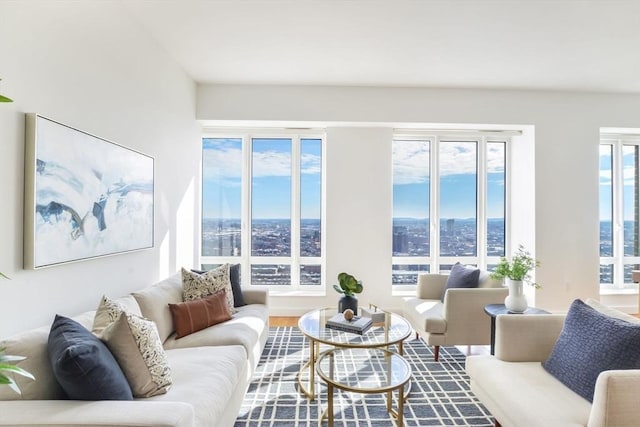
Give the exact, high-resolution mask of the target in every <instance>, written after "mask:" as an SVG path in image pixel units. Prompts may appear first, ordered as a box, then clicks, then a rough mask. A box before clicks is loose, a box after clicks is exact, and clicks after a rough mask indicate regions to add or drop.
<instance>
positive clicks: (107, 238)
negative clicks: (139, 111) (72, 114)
mask: <svg viewBox="0 0 640 427" xmlns="http://www.w3.org/2000/svg"><path fill="white" fill-rule="evenodd" d="M24 204H25V206H24V209H25V210H24V267H25V268H27V269H37V268H43V267H50V266H54V265H59V264H64V263H68V262H74V261H81V260H86V259H90V258H95V257H100V256H106V255H114V254H118V253H123V252H129V251H135V250H140V249H147V248H152V247H153V238H154V236H153V231H154V159H153V157H150V156H147V155H145V154H142V153H140V152H137V151H135V150H131V149H129V148H126V147H123V146H121V145H118V144H116V143H113V142H111V141H107V140H106V139H103V138H99V137H97V136H94V135H91V134H88V133H86V132H83V131H80V130H77V129H74V128H72V127H70V126H66V125H63V124H61V123H58V122H56V121H54V120H51V119H48V118H46V117H43V116H40V115H37V114H35V113H28V114H27V115H26V145H25V198H24Z"/></svg>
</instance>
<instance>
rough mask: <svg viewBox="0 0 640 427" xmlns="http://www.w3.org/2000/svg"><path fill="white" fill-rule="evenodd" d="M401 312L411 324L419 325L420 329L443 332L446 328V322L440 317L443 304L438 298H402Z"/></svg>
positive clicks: (436, 332) (435, 332)
mask: <svg viewBox="0 0 640 427" xmlns="http://www.w3.org/2000/svg"><path fill="white" fill-rule="evenodd" d="M404 301H405V309H404V311H403V314H404V316H405V317H408V318H409V322H410V323H411V324H412V325H421V327H422V329H423V330H425V331H427V332H430V333H432V334H443V333H445V331H446V330H447V322H446V320H444V317H442V310H443V307H444V305H443V304H442V303H441V302H440V300H432V299H428V300H424V299H419V298H410V297H407V298H404Z"/></svg>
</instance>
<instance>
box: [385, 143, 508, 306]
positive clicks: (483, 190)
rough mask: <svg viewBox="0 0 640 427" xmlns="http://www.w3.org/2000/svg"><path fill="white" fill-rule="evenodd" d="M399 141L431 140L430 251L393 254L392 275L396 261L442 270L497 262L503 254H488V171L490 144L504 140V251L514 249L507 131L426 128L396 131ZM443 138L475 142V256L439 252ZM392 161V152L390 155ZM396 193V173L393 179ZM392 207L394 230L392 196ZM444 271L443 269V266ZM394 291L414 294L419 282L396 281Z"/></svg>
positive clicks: (397, 263)
mask: <svg viewBox="0 0 640 427" xmlns="http://www.w3.org/2000/svg"><path fill="white" fill-rule="evenodd" d="M396 141H429V163H430V164H429V193H430V195H429V203H430V205H429V230H430V231H429V255H428V256H402V257H399V256H393V255H392V256H391V265H392V275H393V266H395V265H425V266H427V267H428V269H429V272H431V273H440V272H441V270H440V266H441V265H452V264H455V263H456V262H460V263H462V264H471V265H477V266H478V267H479V268H482V269H484V270H486V269H487V266H489V265H494V264H497V263H498V262H499V261H500V256H495V255H492V256H489V255H487V240H488V239H487V231H488V227H487V220H488V215H487V203H486V200H487V174H488V164H487V161H488V155H487V153H488V144H489V143H503V144H504V163H505V169H504V174H505V185H504V189H505V190H504V234H505V237H504V238H505V242H504V244H505V248H504V249H505V255H507V254H509V253H511V244H510V238H509V236H510V234H511V233H510V222H511V220H510V217H511V206H510V192H511V183H510V177H511V170H510V167H511V161H510V159H511V148H510V146H511V138H510V135H509V134H508V133H506V132H505V134H504V135H502V134H500V133H497V134H496V135H482V134H479V133H473V132H466V133H461V134H456V133H455V132H451V133H449V132H442V133H435V132H430V133H425V132H394V134H393V140H392V143H395V142H396ZM442 142H475V143H476V144H477V145H476V174H477V177H476V247H477V251H476V256H444V257H443V256H440V219H441V218H440V178H441V177H440V166H439V165H440V161H439V160H440V144H441V143H442ZM391 161H392V162H393V156H391ZM391 192H392V194H393V176H392V179H391ZM391 203H392V207H391V227H390V230H391V232H393V231H392V230H393V218H394V211H393V197H392V201H391ZM443 271H444V270H443ZM391 287H392V294H393V295H411V294H413V293H415V289H416V284H393V279H392V283H391Z"/></svg>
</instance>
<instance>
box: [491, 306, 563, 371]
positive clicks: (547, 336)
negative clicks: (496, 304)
mask: <svg viewBox="0 0 640 427" xmlns="http://www.w3.org/2000/svg"><path fill="white" fill-rule="evenodd" d="M564 318H565V315H564V314H531V315H528V314H500V315H498V316H497V317H496V347H495V355H496V357H497V358H498V359H500V360H504V361H505V362H543V361H545V360H547V359H548V358H549V355H550V354H551V350H553V346H554V345H555V344H556V341H557V340H558V336H559V335H560V332H561V331H562V326H563V324H564Z"/></svg>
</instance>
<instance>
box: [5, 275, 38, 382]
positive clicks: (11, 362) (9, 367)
mask: <svg viewBox="0 0 640 427" xmlns="http://www.w3.org/2000/svg"><path fill="white" fill-rule="evenodd" d="M3 276H4V275H3ZM5 277H6V276H5ZM5 351H6V349H4V348H0V385H3V384H6V385H8V386H9V387H11V388H12V389H13V390H14V391H15V392H16V393H18V394H21V393H20V388H19V387H18V385H17V384H16V382H15V380H14V379H13V377H12V376H9V375H7V374H17V375H22V376H23V377H27V378H31V379H32V380H35V378H34V377H33V375H31V374H30V373H29V372H27V371H25V370H24V369H22V368H19V367H17V366H16V365H15V363H16V362H19V361H21V360H24V359H25V358H24V357H22V356H12V355H10V354H5Z"/></svg>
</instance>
